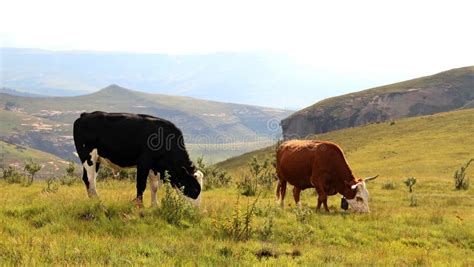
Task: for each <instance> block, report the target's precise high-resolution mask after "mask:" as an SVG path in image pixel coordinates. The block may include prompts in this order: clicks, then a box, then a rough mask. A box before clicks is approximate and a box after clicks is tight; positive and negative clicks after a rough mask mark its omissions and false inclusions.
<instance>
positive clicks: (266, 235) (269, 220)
mask: <svg viewBox="0 0 474 267" xmlns="http://www.w3.org/2000/svg"><path fill="white" fill-rule="evenodd" d="M273 217H274V216H273V214H271V215H269V216H267V217H265V222H264V224H263V227H262V229H261V231H260V237H261V238H262V240H269V239H270V238H272V236H273V231H274V222H273Z"/></svg>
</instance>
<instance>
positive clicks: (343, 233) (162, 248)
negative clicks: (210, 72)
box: [0, 179, 474, 266]
mask: <svg viewBox="0 0 474 267" xmlns="http://www.w3.org/2000/svg"><path fill="white" fill-rule="evenodd" d="M45 185H46V184H45V183H44V182H37V183H34V184H33V185H32V186H30V187H22V186H20V185H10V184H6V183H4V182H0V188H1V194H0V203H1V205H0V233H1V234H0V265H5V264H7V265H9V264H21V265H33V264H57V265H66V264H69V265H78V264H79V265H80V264H116V265H141V264H148V265H155V264H165V265H172V264H173V265H181V264H184V265H194V264H198V265H213V266H215V265H255V264H261V265H267V264H270V265H277V264H284V265H300V264H303V265H315V264H317V265H322V264H333V265H349V264H353V265H359V264H363V265H410V266H412V265H420V264H421V265H428V264H435V265H458V266H461V265H465V266H470V265H471V266H472V265H473V264H474V227H472V221H473V220H474V212H473V211H474V196H473V193H474V191H473V190H472V189H470V190H468V191H454V190H453V189H452V188H453V184H452V181H450V180H447V179H439V180H425V179H420V180H419V181H418V184H417V186H416V188H415V193H414V194H415V196H416V198H417V200H418V206H416V207H410V201H409V200H408V193H407V190H406V188H405V186H404V185H402V184H401V183H399V182H396V189H395V190H383V189H382V188H381V186H382V182H381V181H375V182H374V183H372V184H370V186H369V189H370V193H371V201H370V202H371V210H372V212H371V213H370V214H363V215H360V214H351V213H346V212H342V211H340V210H339V209H338V208H337V206H338V201H339V199H338V198H337V197H332V198H330V207H331V213H329V214H327V213H316V212H314V211H313V210H314V206H315V201H316V199H315V197H314V195H313V193H312V192H310V191H305V192H304V194H303V199H302V201H303V203H304V204H305V205H309V208H308V207H307V206H304V207H303V209H302V211H300V212H297V210H296V209H295V208H294V205H293V204H292V205H290V206H289V207H287V208H285V209H284V210H282V209H280V208H277V207H276V205H275V203H274V197H273V192H264V193H263V195H261V197H260V199H259V201H258V202H257V204H256V206H257V209H256V216H255V218H254V220H253V222H252V227H253V234H252V235H251V237H250V238H249V239H248V240H246V241H233V239H231V238H228V237H226V236H225V235H222V234H221V233H220V232H218V230H217V228H215V226H214V221H216V220H223V219H222V216H226V215H227V216H230V215H231V214H232V213H233V209H234V207H235V203H236V199H237V195H238V193H237V191H236V190H235V189H231V188H228V189H218V190H212V191H207V192H204V194H203V202H202V205H201V208H200V211H199V213H200V215H199V219H198V220H194V221H192V222H188V223H185V224H184V225H183V226H175V225H172V224H168V223H167V222H166V221H165V220H164V219H163V218H162V216H161V215H160V212H161V210H160V209H159V208H148V206H149V198H146V200H145V204H146V206H147V208H145V209H137V208H135V207H134V206H133V205H132V202H131V199H132V198H133V195H134V187H135V186H134V184H132V183H131V182H119V181H111V182H99V184H98V188H99V194H101V201H102V202H100V203H99V202H98V201H97V200H89V199H87V197H86V192H85V188H84V186H83V185H82V184H80V183H77V184H76V185H73V186H60V187H59V190H58V191H57V192H54V193H47V192H43V189H44V187H45ZM159 195H160V196H163V191H162V190H160V191H159ZM147 197H148V194H147ZM254 199H255V198H254V197H252V198H250V199H247V198H246V197H241V198H240V201H239V203H240V206H241V207H242V209H245V206H246V205H247V203H248V202H249V201H253V200H254ZM288 200H289V199H288ZM288 202H289V203H291V201H288ZM270 217H271V218H273V219H272V220H273V221H272V223H271V224H272V226H271V227H268V224H269V218H270Z"/></svg>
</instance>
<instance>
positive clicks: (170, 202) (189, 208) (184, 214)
mask: <svg viewBox="0 0 474 267" xmlns="http://www.w3.org/2000/svg"><path fill="white" fill-rule="evenodd" d="M169 178H170V176H169V174H168V172H165V182H164V184H163V186H164V188H165V194H164V195H163V198H162V199H161V207H160V209H159V210H158V212H159V215H160V216H161V217H162V218H163V219H164V220H165V221H167V222H168V223H169V224H173V225H176V226H182V225H183V224H184V222H185V220H186V219H187V220H189V221H192V222H196V221H198V220H199V219H200V217H199V214H198V211H197V210H196V208H195V207H194V206H193V205H192V204H191V203H189V202H188V200H187V199H186V197H185V196H184V194H183V193H182V191H180V190H175V189H174V188H173V186H172V185H171V183H170V182H169Z"/></svg>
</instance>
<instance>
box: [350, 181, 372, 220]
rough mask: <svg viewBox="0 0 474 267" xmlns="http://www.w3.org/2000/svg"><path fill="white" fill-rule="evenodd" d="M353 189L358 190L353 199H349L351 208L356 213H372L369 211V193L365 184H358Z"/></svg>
mask: <svg viewBox="0 0 474 267" xmlns="http://www.w3.org/2000/svg"><path fill="white" fill-rule="evenodd" d="M351 188H353V189H355V190H357V193H356V195H355V197H354V198H353V199H347V203H349V205H350V206H351V209H352V210H353V211H354V212H361V213H364V212H370V210H369V191H367V188H366V186H365V183H364V182H358V183H357V184H355V185H353V186H352V187H351Z"/></svg>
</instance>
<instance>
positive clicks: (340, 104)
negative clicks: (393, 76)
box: [282, 67, 474, 138]
mask: <svg viewBox="0 0 474 267" xmlns="http://www.w3.org/2000/svg"><path fill="white" fill-rule="evenodd" d="M470 107H471V108H472V107H474V67H465V68H459V69H453V70H449V71H445V72H441V73H438V74H435V75H431V76H427V77H421V78H418V79H413V80H409V81H404V82H400V83H395V84H390V85H386V86H381V87H376V88H373V89H369V90H365V91H360V92H356V93H351V94H347V95H342V96H338V97H333V98H329V99H326V100H323V101H321V102H318V103H316V104H314V105H312V106H310V107H307V108H305V109H303V110H301V111H298V112H296V113H294V114H292V115H291V116H289V117H288V118H286V119H284V120H283V121H282V128H283V134H284V136H285V137H286V138H293V137H296V138H304V137H306V136H308V135H313V134H319V133H325V132H330V131H334V130H338V129H343V128H349V127H354V126H359V125H364V124H367V123H372V122H382V121H389V120H394V119H400V118H405V117H414V116H422V115H428V114H435V113H438V112H446V111H450V110H455V109H462V108H470Z"/></svg>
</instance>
